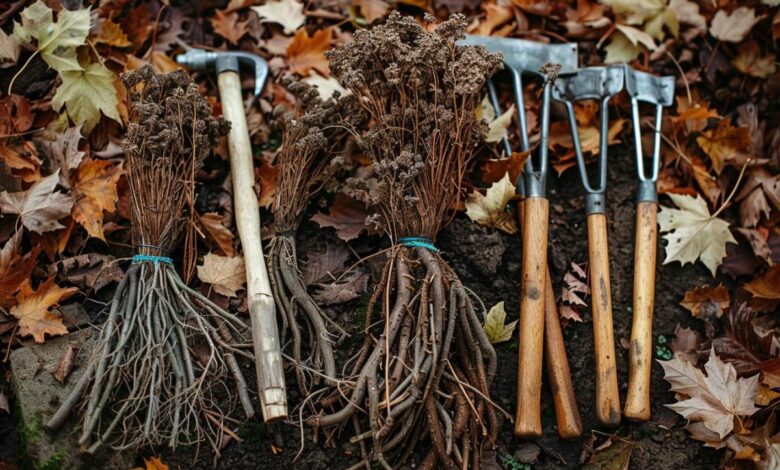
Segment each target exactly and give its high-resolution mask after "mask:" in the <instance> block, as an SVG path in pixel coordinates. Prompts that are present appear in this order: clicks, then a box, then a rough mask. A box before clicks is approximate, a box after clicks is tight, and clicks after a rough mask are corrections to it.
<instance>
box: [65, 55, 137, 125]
mask: <svg viewBox="0 0 780 470" xmlns="http://www.w3.org/2000/svg"><path fill="white" fill-rule="evenodd" d="M60 76H61V78H62V84H61V85H60V86H59V88H57V93H55V94H54V98H52V100H51V104H52V107H53V108H54V110H56V111H60V110H61V109H62V107H63V106H65V107H66V108H67V110H68V116H70V118H71V119H72V120H73V122H75V123H76V124H79V125H82V126H83V127H84V131H85V132H90V131H91V130H92V128H94V127H95V126H96V125H97V123H98V121H100V112H101V111H102V112H103V114H105V115H106V116H107V117H109V118H111V119H113V120H114V121H116V122H118V123H120V124H121V122H122V120H121V118H120V117H119V112H118V110H117V106H118V104H119V100H118V98H117V94H116V88H114V78H115V76H114V74H113V73H112V72H111V71H110V70H108V69H107V68H106V66H105V65H103V64H101V63H100V62H93V63H91V64H89V65H88V66H87V67H86V68H85V69H84V70H71V71H66V72H62V73H61V74H60Z"/></svg>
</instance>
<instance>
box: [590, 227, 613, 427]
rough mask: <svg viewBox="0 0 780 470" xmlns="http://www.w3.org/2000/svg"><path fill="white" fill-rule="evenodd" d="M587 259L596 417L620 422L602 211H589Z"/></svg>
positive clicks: (605, 236)
mask: <svg viewBox="0 0 780 470" xmlns="http://www.w3.org/2000/svg"><path fill="white" fill-rule="evenodd" d="M588 260H589V263H588V264H589V265H590V290H591V297H592V299H591V300H592V304H593V307H592V312H593V342H594V343H595V350H596V418H598V420H599V421H600V422H602V423H604V424H607V425H612V426H615V425H618V424H619V423H620V395H619V394H618V383H617V366H616V362H615V337H614V334H613V332H612V296H611V294H610V282H609V251H608V244H607V217H606V215H604V214H601V213H596V214H590V215H588Z"/></svg>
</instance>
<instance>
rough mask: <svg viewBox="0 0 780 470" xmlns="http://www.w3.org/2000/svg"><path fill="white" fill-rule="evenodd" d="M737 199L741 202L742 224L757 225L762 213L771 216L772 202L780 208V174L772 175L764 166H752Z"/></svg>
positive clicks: (745, 225)
mask: <svg viewBox="0 0 780 470" xmlns="http://www.w3.org/2000/svg"><path fill="white" fill-rule="evenodd" d="M736 200H737V202H739V203H740V204H739V217H740V222H742V226H744V227H755V226H756V225H758V222H759V221H760V220H761V216H762V215H763V216H764V217H766V218H767V219H768V218H769V215H770V213H771V211H772V208H771V207H770V203H771V205H772V206H774V207H775V208H776V209H780V175H774V176H772V175H771V174H770V173H769V172H768V171H767V170H766V169H765V168H762V167H756V168H752V169H751V170H750V173H749V174H748V178H747V180H746V181H745V183H744V184H743V186H742V189H741V190H740V191H739V194H737V197H736Z"/></svg>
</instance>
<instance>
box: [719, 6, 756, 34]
mask: <svg viewBox="0 0 780 470" xmlns="http://www.w3.org/2000/svg"><path fill="white" fill-rule="evenodd" d="M761 18H763V16H756V12H755V10H753V9H752V8H748V7H739V8H737V9H736V10H734V11H732V12H731V13H726V11H725V10H718V12H717V13H715V16H714V17H713V18H712V24H711V25H710V34H712V36H713V37H714V38H715V39H718V40H720V41H725V42H742V41H743V40H744V39H745V37H746V36H747V35H748V33H750V30H751V29H753V26H754V25H755V24H756V23H758V21H759V20H760V19H761Z"/></svg>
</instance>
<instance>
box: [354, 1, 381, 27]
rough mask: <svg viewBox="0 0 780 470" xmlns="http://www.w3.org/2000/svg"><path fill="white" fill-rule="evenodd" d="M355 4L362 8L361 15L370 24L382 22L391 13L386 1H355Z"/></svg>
mask: <svg viewBox="0 0 780 470" xmlns="http://www.w3.org/2000/svg"><path fill="white" fill-rule="evenodd" d="M354 4H355V5H357V6H358V7H360V14H361V15H362V16H363V18H365V19H366V21H367V22H368V23H369V24H371V23H373V22H374V21H376V20H381V19H382V18H384V17H385V16H386V15H387V13H388V12H389V11H390V4H388V3H387V2H385V1H384V0H355V2H354Z"/></svg>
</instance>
